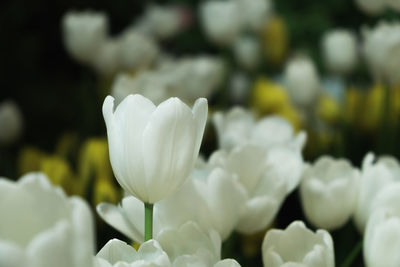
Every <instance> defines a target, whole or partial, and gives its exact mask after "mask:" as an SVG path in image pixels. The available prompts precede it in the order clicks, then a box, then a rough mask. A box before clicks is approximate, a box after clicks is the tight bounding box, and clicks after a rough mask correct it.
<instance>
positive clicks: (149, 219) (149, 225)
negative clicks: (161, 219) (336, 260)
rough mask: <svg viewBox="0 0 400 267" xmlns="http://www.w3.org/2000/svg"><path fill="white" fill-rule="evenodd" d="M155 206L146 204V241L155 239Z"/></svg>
mask: <svg viewBox="0 0 400 267" xmlns="http://www.w3.org/2000/svg"><path fill="white" fill-rule="evenodd" d="M153 205H154V204H151V203H144V241H147V240H150V239H152V238H153Z"/></svg>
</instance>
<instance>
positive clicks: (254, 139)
mask: <svg viewBox="0 0 400 267" xmlns="http://www.w3.org/2000/svg"><path fill="white" fill-rule="evenodd" d="M212 119H213V123H214V126H215V128H216V131H217V137H218V145H219V147H220V148H222V149H225V150H231V149H232V148H234V147H236V146H239V145H242V144H246V143H252V144H256V145H260V146H263V147H265V148H271V147H273V146H280V145H288V146H290V147H292V148H294V149H296V150H299V151H301V150H302V149H303V147H304V144H305V141H306V133H305V132H304V131H301V132H300V133H298V134H297V135H295V133H294V130H293V127H292V126H291V124H290V123H289V122H288V121H287V120H286V119H284V118H283V117H280V116H275V115H274V116H265V117H263V118H261V119H260V120H258V121H256V119H255V115H254V114H253V113H251V112H250V111H249V110H246V109H244V108H242V107H233V108H231V109H230V110H229V111H228V112H226V113H222V112H216V113H214V116H213V118H212Z"/></svg>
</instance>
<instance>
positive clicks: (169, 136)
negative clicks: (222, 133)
mask: <svg viewBox="0 0 400 267" xmlns="http://www.w3.org/2000/svg"><path fill="white" fill-rule="evenodd" d="M103 116H104V120H105V122H106V126H107V135H108V142H109V150H110V160H111V165H112V168H113V171H114V174H115V176H116V178H117V181H118V182H119V184H120V185H121V186H122V187H123V188H124V189H125V190H126V191H128V192H129V193H130V194H132V195H133V196H135V197H137V198H139V199H140V200H142V201H143V202H145V203H154V202H157V201H159V200H161V199H163V198H166V197H167V196H168V195H170V194H172V193H174V192H175V191H177V189H178V188H179V187H180V186H181V185H182V184H183V183H184V182H185V180H186V178H187V177H188V176H189V174H190V172H191V171H192V168H193V166H194V163H195V161H196V158H197V156H198V153H199V149H200V145H201V140H202V137H203V132H204V127H205V123H206V119H207V100H206V99H204V98H201V99H198V100H197V101H196V103H195V104H194V106H193V109H192V110H191V109H190V108H189V107H188V106H187V105H185V104H184V103H183V102H182V101H180V100H179V99H178V98H170V99H168V100H166V101H164V102H162V103H161V104H160V105H159V106H155V105H154V104H153V103H152V102H151V101H150V100H148V99H147V98H145V97H143V96H141V95H129V96H128V97H126V98H125V99H124V100H123V101H122V102H121V103H120V104H119V105H118V107H116V108H115V112H114V98H113V97H111V96H107V97H106V99H105V100H104V104H103Z"/></svg>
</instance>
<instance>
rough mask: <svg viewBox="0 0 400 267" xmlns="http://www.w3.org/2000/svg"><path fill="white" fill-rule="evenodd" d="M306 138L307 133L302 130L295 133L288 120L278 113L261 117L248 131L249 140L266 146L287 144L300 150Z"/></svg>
mask: <svg viewBox="0 0 400 267" xmlns="http://www.w3.org/2000/svg"><path fill="white" fill-rule="evenodd" d="M306 139H307V135H306V133H305V132H304V131H300V132H299V133H298V134H295V132H294V129H293V126H292V125H291V124H290V123H289V121H288V120H286V119H285V118H283V117H280V116H278V115H270V116H265V117H263V118H261V119H260V120H258V121H257V123H256V125H255V126H254V127H253V129H251V133H250V140H251V142H253V143H255V144H259V145H262V146H264V147H268V148H270V147H274V146H281V145H288V146H290V147H292V148H293V149H296V150H299V151H301V150H302V149H303V148H304V145H305V142H306Z"/></svg>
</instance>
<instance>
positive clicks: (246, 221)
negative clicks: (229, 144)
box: [210, 144, 287, 234]
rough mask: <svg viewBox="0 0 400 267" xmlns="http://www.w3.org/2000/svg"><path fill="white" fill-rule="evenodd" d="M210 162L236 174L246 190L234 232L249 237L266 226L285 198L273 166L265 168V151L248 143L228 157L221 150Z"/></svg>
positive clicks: (282, 187)
mask: <svg viewBox="0 0 400 267" xmlns="http://www.w3.org/2000/svg"><path fill="white" fill-rule="evenodd" d="M210 162H211V164H214V165H215V166H221V167H222V168H223V169H225V170H226V171H228V172H230V173H232V174H234V175H237V177H238V179H239V182H240V183H241V184H242V185H243V187H244V188H245V189H246V191H247V199H246V203H245V208H244V210H243V212H242V213H241V216H240V219H239V222H238V224H237V226H236V230H238V231H239V232H241V233H246V234H250V233H255V232H258V231H261V230H263V229H265V228H266V227H268V226H269V225H270V224H271V222H272V220H273V219H274V218H275V215H276V214H277V212H278V210H279V207H280V205H281V204H282V202H283V200H284V198H285V196H286V193H287V184H286V180H285V179H284V178H283V177H280V176H278V175H277V172H276V171H275V169H274V168H273V167H269V166H268V164H267V160H266V151H265V149H263V148H262V147H260V146H255V145H252V144H247V145H243V146H239V147H237V148H235V149H233V150H232V151H231V152H230V153H229V154H228V153H226V152H225V151H222V150H220V151H216V152H214V153H213V154H212V155H211V158H210Z"/></svg>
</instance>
